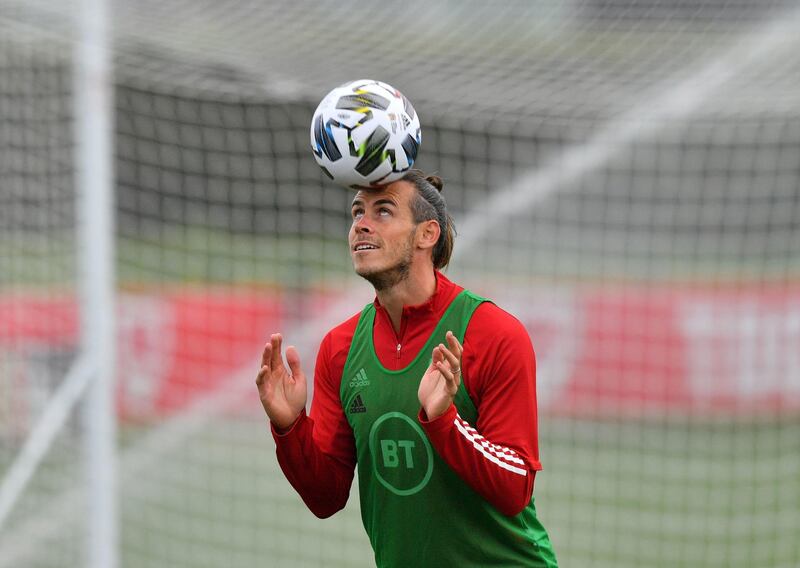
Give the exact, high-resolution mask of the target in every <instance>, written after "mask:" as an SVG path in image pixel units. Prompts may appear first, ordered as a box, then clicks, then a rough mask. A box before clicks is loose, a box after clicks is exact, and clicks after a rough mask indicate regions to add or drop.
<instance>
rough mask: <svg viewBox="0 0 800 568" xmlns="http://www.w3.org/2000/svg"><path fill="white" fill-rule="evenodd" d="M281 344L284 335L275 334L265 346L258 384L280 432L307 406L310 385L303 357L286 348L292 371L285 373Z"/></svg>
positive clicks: (263, 403)
mask: <svg viewBox="0 0 800 568" xmlns="http://www.w3.org/2000/svg"><path fill="white" fill-rule="evenodd" d="M282 341H283V337H281V334H280V333H274V334H272V336H271V337H270V342H269V343H267V344H266V345H265V346H264V353H263V354H262V355H261V370H260V371H259V373H258V378H256V385H258V395H259V396H260V397H261V404H262V405H264V410H265V411H266V412H267V416H269V419H270V421H271V422H272V423H273V424H274V425H275V426H276V427H277V428H278V429H279V430H287V429H289V428H291V426H292V425H293V424H294V423H295V421H296V420H297V417H298V416H300V413H301V412H302V411H303V409H304V408H305V407H306V400H307V398H308V386H307V384H306V376H305V375H304V374H303V371H302V370H301V369H300V355H298V353H297V349H295V348H294V347H292V346H289V347H288V348H287V349H286V361H287V362H288V363H289V369H290V371H291V372H289V371H287V370H286V367H285V366H284V364H283V356H282V354H281V342H282Z"/></svg>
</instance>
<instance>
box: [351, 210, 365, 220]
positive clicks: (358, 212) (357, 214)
mask: <svg viewBox="0 0 800 568" xmlns="http://www.w3.org/2000/svg"><path fill="white" fill-rule="evenodd" d="M363 216H364V212H363V211H362V210H361V209H354V210H353V219H358V218H360V217H363Z"/></svg>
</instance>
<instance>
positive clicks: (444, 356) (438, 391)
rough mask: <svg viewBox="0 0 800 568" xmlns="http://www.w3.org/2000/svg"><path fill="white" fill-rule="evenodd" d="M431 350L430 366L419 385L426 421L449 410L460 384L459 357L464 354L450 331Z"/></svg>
mask: <svg viewBox="0 0 800 568" xmlns="http://www.w3.org/2000/svg"><path fill="white" fill-rule="evenodd" d="M445 340H446V341H447V345H444V344H442V343H440V344H439V345H437V346H436V347H434V348H433V354H432V355H431V364H430V365H429V366H428V369H427V370H426V371H425V374H424V375H423V376H422V380H421V381H420V383H419V391H418V392H417V395H418V396H419V402H420V404H421V405H422V408H423V410H424V411H425V414H427V416H428V420H433V419H434V418H438V417H439V416H441V415H442V414H444V413H445V411H446V410H447V409H448V408H450V405H451V404H452V403H453V400H454V399H455V396H456V393H457V392H458V386H459V385H460V384H461V355H462V353H463V352H464V350H463V348H462V347H461V343H459V341H458V339H457V338H456V336H455V335H453V332H452V331H448V332H447V335H446V338H445Z"/></svg>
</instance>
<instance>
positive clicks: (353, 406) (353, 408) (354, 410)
mask: <svg viewBox="0 0 800 568" xmlns="http://www.w3.org/2000/svg"><path fill="white" fill-rule="evenodd" d="M366 411H367V407H366V406H364V401H363V400H361V395H360V394H357V395H356V397H355V398H354V399H353V402H351V403H350V408H348V409H347V412H348V413H349V414H358V413H359V412H366Z"/></svg>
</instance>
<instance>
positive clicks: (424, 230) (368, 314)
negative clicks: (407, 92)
mask: <svg viewBox="0 0 800 568" xmlns="http://www.w3.org/2000/svg"><path fill="white" fill-rule="evenodd" d="M441 189H442V180H441V179H440V178H438V177H436V176H425V175H424V174H423V173H422V172H420V171H418V170H413V171H411V172H409V173H408V174H406V175H405V176H404V177H403V178H402V179H401V180H399V181H396V182H394V183H391V184H389V185H388V186H386V187H385V188H384V189H380V190H363V191H359V192H358V193H357V194H356V196H355V199H353V203H352V219H353V222H352V226H351V227H350V232H349V243H350V254H351V256H352V261H353V266H354V268H355V271H356V273H358V274H359V275H360V276H362V277H363V278H365V279H366V280H368V281H369V282H370V283H371V284H372V285H373V287H374V288H375V294H376V296H377V297H376V299H375V301H374V302H372V303H370V304H368V305H367V306H366V307H365V308H364V309H363V310H362V311H361V312H360V313H359V314H356V315H354V316H353V317H352V318H350V319H349V320H347V321H345V322H344V323H342V324H340V325H338V326H336V327H334V328H333V329H332V330H331V331H330V332H329V333H328V334H327V335H326V336H325V338H324V339H323V341H322V344H321V346H320V349H319V353H318V355H317V364H316V368H315V373H314V401H313V404H312V406H311V411H310V413H309V414H308V415H306V411H305V406H306V399H307V381H306V376H305V374H304V373H303V370H302V367H301V364H300V358H299V356H298V353H297V350H296V349H295V348H294V347H291V346H290V347H288V348H287V349H286V362H287V363H288V369H287V368H286V366H285V365H284V360H283V354H282V342H283V338H282V337H281V335H280V334H274V335H272V336H271V338H270V341H269V342H268V343H267V345H266V346H265V347H264V353H263V355H262V362H261V363H262V367H261V370H260V372H259V373H258V378H257V379H256V384H257V385H258V391H259V395H260V398H261V402H262V404H263V406H264V410H265V411H266V413H267V416H268V417H269V420H270V422H271V428H272V434H273V437H274V439H275V443H276V446H277V457H278V462H279V463H280V466H281V469H282V470H283V472H284V474H285V475H286V478H287V479H288V480H289V482H290V483H291V484H292V486H293V487H294V488H295V489H296V490H297V492H298V493H299V494H300V496H301V498H302V499H303V501H304V502H305V503H306V505H307V506H308V508H309V509H311V511H312V512H313V513H314V514H315V515H317V516H318V517H321V518H325V517H329V516H331V515H333V514H334V513H335V512H337V511H339V510H340V509H342V508H343V507H344V506H345V503H346V502H347V498H348V496H349V493H350V486H351V484H352V480H353V472H354V469H355V467H356V466H358V482H359V495H360V498H361V515H362V519H363V522H364V528H365V529H366V531H367V534H368V536H369V540H370V543H371V544H372V548H373V550H374V551H375V561H376V564H377V566H379V567H381V568H383V567H402V568H408V567H412V566H413V567H429V566H430V567H449V566H453V567H465V566H490V565H491V566H536V567H539V566H541V567H546V568H552V567H555V566H557V564H556V559H555V555H554V553H553V549H552V546H551V544H550V539H549V537H548V535H547V533H546V531H545V529H544V528H543V527H542V525H541V523H540V522H539V520H538V519H537V516H536V510H535V507H534V502H533V497H532V492H533V481H534V476H535V474H536V471H538V470H540V469H541V465H540V463H539V456H538V440H537V419H536V363H535V358H534V352H533V347H532V345H531V342H530V339H529V337H528V335H527V332H526V331H525V328H524V327H523V326H522V324H521V323H520V322H519V321H517V320H516V319H515V318H514V317H512V316H511V315H509V314H508V313H507V312H505V311H503V310H502V309H500V308H499V307H497V306H496V305H495V304H493V303H492V302H490V301H488V300H486V299H484V298H481V297H479V296H477V295H475V294H473V293H472V292H470V291H468V290H465V289H463V288H462V287H460V286H458V285H457V284H455V283H453V282H451V281H450V280H448V279H447V278H446V277H445V276H444V275H443V274H442V273H441V272H440V269H442V268H444V267H445V266H446V265H447V264H448V261H449V259H450V254H451V252H452V250H453V244H454V236H455V231H454V228H453V222H452V219H451V218H450V216H449V214H448V213H447V209H446V205H445V201H444V199H443V197H442V195H441Z"/></svg>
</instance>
